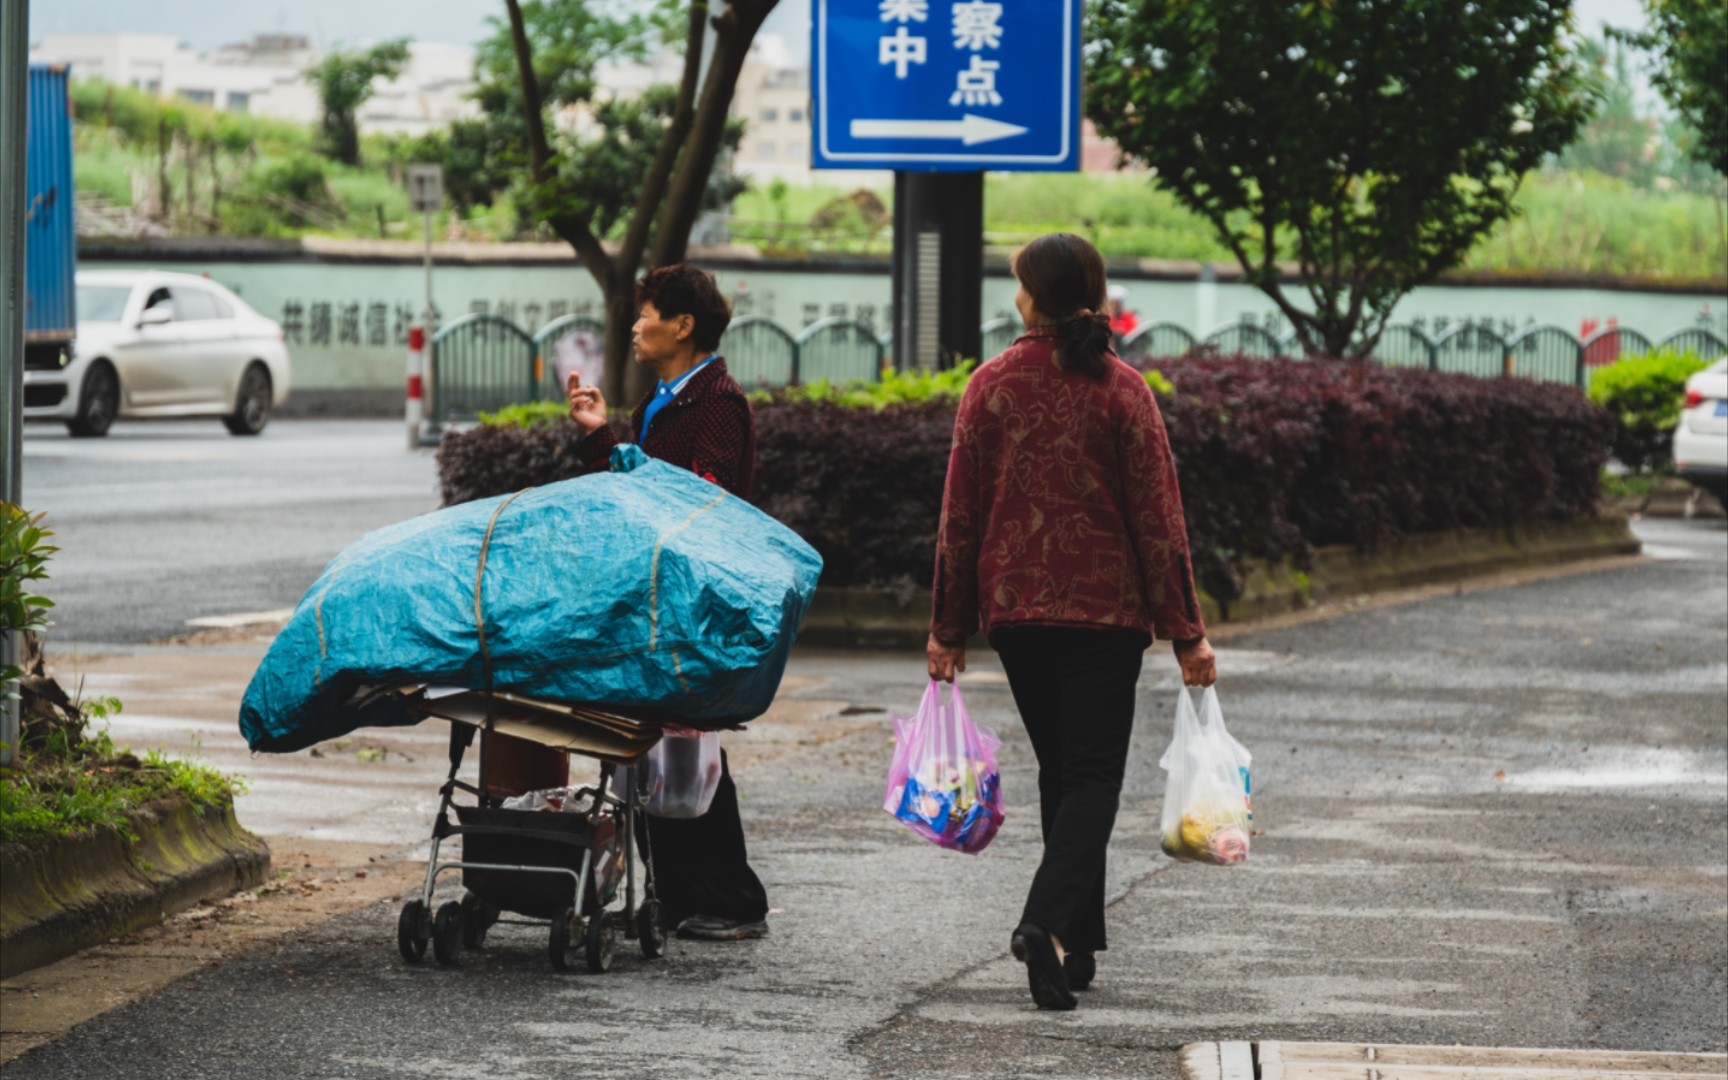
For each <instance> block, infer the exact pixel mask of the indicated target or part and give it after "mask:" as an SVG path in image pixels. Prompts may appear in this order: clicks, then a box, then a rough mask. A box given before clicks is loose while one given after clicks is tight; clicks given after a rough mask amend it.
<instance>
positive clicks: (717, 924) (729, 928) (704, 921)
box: [678, 915, 768, 941]
mask: <svg viewBox="0 0 1728 1080" xmlns="http://www.w3.org/2000/svg"><path fill="white" fill-rule="evenodd" d="M678 936H679V937H681V938H695V939H696V940H698V941H749V940H751V939H753V938H765V937H767V936H768V923H767V921H766V920H763V919H757V920H755V921H754V922H752V921H749V920H746V919H722V918H720V917H719V916H717V915H692V916H690V917H689V918H688V919H685V920H684V921H683V922H681V923H679V924H678Z"/></svg>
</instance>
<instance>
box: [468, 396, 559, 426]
mask: <svg viewBox="0 0 1728 1080" xmlns="http://www.w3.org/2000/svg"><path fill="white" fill-rule="evenodd" d="M569 419H570V405H569V403H568V402H563V401H533V402H529V403H528V404H526V405H510V406H508V407H506V408H502V409H499V410H498V411H497V412H493V413H488V412H483V413H481V414H480V422H481V423H482V424H485V425H486V426H487V427H512V428H522V429H524V430H531V429H533V428H537V427H541V426H542V425H547V424H556V423H558V422H560V421H567V420H569Z"/></svg>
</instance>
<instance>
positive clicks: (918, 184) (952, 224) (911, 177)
mask: <svg viewBox="0 0 1728 1080" xmlns="http://www.w3.org/2000/svg"><path fill="white" fill-rule="evenodd" d="M893 263H894V276H893V289H894V366H895V367H896V368H897V369H899V370H902V371H905V370H908V369H911V368H918V369H920V370H925V371H931V370H947V369H948V368H951V367H953V366H954V365H956V364H957V363H959V362H961V361H963V360H984V359H986V358H985V357H982V356H979V355H978V354H979V352H980V350H981V349H982V347H983V339H982V337H981V335H980V333H979V326H980V324H981V323H982V322H983V311H984V174H983V173H980V172H973V173H916V172H896V173H895V174H894V258H893Z"/></svg>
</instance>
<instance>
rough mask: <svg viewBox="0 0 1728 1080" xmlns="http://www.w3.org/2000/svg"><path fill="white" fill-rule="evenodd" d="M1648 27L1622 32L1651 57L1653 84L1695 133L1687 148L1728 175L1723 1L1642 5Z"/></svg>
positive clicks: (1727, 37)
mask: <svg viewBox="0 0 1728 1080" xmlns="http://www.w3.org/2000/svg"><path fill="white" fill-rule="evenodd" d="M1644 10H1645V11H1646V12H1648V13H1649V15H1650V28H1649V29H1648V30H1645V31H1643V32H1640V33H1624V32H1622V33H1620V34H1619V36H1620V37H1622V38H1624V39H1625V40H1627V41H1629V42H1631V43H1632V44H1635V45H1637V46H1639V47H1640V48H1644V49H1649V50H1651V51H1652V52H1654V53H1655V54H1656V56H1657V59H1658V61H1659V62H1658V65H1657V68H1656V70H1655V72H1654V73H1653V74H1652V76H1651V82H1653V83H1655V84H1656V89H1657V90H1659V91H1661V93H1662V97H1663V98H1664V99H1666V100H1667V102H1668V104H1669V105H1671V106H1673V108H1674V111H1675V112H1677V113H1679V114H1680V116H1681V118H1682V119H1683V120H1685V121H1686V124H1687V126H1688V127H1690V128H1691V129H1692V131H1693V132H1695V133H1696V141H1695V142H1693V143H1692V145H1691V146H1690V147H1689V148H1688V149H1689V151H1690V153H1691V155H1692V156H1693V157H1694V158H1695V159H1696V160H1698V161H1701V162H1703V163H1704V164H1706V165H1708V166H1710V167H1711V168H1713V169H1715V170H1716V171H1717V172H1718V173H1721V174H1723V175H1724V176H1728V67H1725V65H1728V10H1724V8H1723V5H1722V0H1644Z"/></svg>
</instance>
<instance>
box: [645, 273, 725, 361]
mask: <svg viewBox="0 0 1728 1080" xmlns="http://www.w3.org/2000/svg"><path fill="white" fill-rule="evenodd" d="M647 304H653V305H654V309H655V310H656V311H658V312H660V317H661V318H666V319H669V318H673V317H674V316H678V315H689V316H691V317H692V318H694V319H695V320H696V332H695V333H694V334H692V335H691V341H692V343H693V344H694V345H695V346H696V347H697V348H698V349H701V350H703V351H704V352H713V351H714V350H715V349H718V348H719V347H720V335H722V334H724V333H725V332H726V327H727V325H728V324H730V323H731V322H732V305H731V304H728V303H727V302H726V296H725V294H724V293H722V292H721V291H720V286H719V285H717V284H715V282H714V275H713V274H710V273H708V272H707V271H706V270H698V269H696V268H695V267H694V266H691V265H690V264H689V263H678V264H677V265H675V266H662V267H660V268H659V269H658V270H650V271H648V276H646V277H644V278H643V279H642V280H641V281H638V282H637V283H636V307H637V308H638V309H640V308H642V307H643V306H644V305H647Z"/></svg>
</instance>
